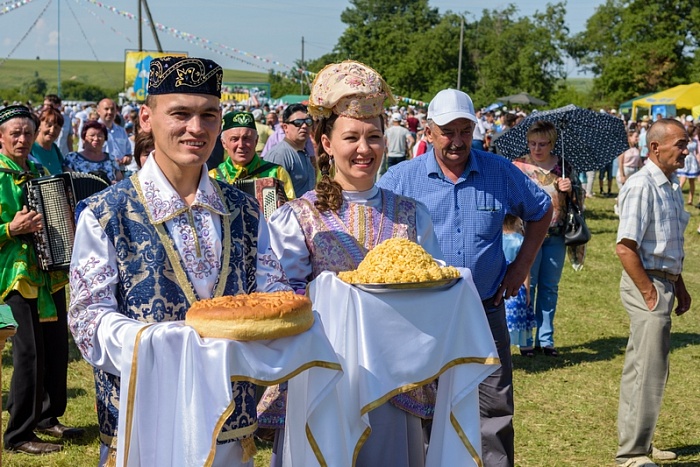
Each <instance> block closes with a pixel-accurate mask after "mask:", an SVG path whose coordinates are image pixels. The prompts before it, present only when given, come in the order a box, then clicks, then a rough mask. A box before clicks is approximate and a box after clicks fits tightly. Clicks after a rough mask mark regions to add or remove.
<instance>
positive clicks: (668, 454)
mask: <svg viewBox="0 0 700 467" xmlns="http://www.w3.org/2000/svg"><path fill="white" fill-rule="evenodd" d="M651 457H653V458H654V459H656V460H657V461H672V460H674V459H676V458H678V455H677V454H676V453H675V452H673V451H662V450H661V449H656V448H654V447H652V448H651Z"/></svg>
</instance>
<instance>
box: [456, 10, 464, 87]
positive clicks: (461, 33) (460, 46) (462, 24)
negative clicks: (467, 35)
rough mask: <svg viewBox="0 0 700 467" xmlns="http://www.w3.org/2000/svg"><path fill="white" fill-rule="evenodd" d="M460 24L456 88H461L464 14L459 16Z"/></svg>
mask: <svg viewBox="0 0 700 467" xmlns="http://www.w3.org/2000/svg"><path fill="white" fill-rule="evenodd" d="M461 18H462V21H461V26H460V28H459V62H458V65H457V90H458V91H461V90H462V47H463V46H464V16H461Z"/></svg>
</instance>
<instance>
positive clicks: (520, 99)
mask: <svg viewBox="0 0 700 467" xmlns="http://www.w3.org/2000/svg"><path fill="white" fill-rule="evenodd" d="M497 100H498V101H500V102H506V103H508V104H521V105H547V103H546V102H545V101H543V100H542V99H538V98H536V97H534V96H531V95H530V94H528V93H526V92H521V93H518V94H513V95H512V96H504V97H499V98H498V99H497Z"/></svg>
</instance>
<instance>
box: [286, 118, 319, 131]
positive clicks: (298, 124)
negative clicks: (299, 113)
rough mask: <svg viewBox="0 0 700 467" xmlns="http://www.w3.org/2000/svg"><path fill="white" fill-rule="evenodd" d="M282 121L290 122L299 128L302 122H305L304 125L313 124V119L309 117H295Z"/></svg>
mask: <svg viewBox="0 0 700 467" xmlns="http://www.w3.org/2000/svg"><path fill="white" fill-rule="evenodd" d="M284 123H291V124H292V125H294V126H295V127H297V128H301V127H302V125H303V124H304V123H306V126H312V125H313V124H314V119H313V118H311V117H306V118H297V119H296V120H290V121H288V122H284Z"/></svg>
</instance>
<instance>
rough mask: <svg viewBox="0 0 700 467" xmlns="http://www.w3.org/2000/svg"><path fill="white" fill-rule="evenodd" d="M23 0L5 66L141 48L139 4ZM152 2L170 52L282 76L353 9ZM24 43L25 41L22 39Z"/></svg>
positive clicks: (582, 15) (235, 1)
mask: <svg viewBox="0 0 700 467" xmlns="http://www.w3.org/2000/svg"><path fill="white" fill-rule="evenodd" d="M19 1H24V2H29V3H26V4H25V5H23V6H21V7H18V8H15V9H12V10H11V11H8V12H6V13H4V14H2V7H6V6H7V3H8V2H6V1H0V60H4V59H6V58H8V56H9V58H16V59H34V58H36V57H40V58H42V59H54V60H55V59H56V58H57V57H58V53H59V43H60V56H61V59H63V60H94V61H121V60H123V58H124V53H125V51H126V50H136V49H137V48H138V32H137V31H138V28H137V21H136V20H135V19H129V18H128V17H125V16H124V14H125V13H130V14H132V15H136V14H137V8H138V6H137V5H138V1H137V0H100V3H101V4H102V5H103V6H98V5H97V0H91V1H90V0H19ZM148 3H149V6H150V9H151V13H152V14H153V19H154V21H155V22H156V23H160V24H161V25H163V26H164V27H165V28H166V31H159V38H160V41H161V44H162V46H163V49H164V50H171V51H183V52H188V53H189V54H190V55H193V56H201V57H207V58H211V59H213V60H216V61H217V62H219V63H220V64H221V65H222V66H224V68H230V69H242V70H251V71H265V70H267V69H269V68H271V67H272V68H275V69H277V70H284V69H285V67H284V66H283V65H287V66H291V65H293V64H294V61H295V60H297V59H299V58H301V49H302V48H301V40H302V36H303V37H304V43H305V45H304V56H305V58H307V59H308V58H316V57H318V56H320V55H323V54H324V53H327V52H330V51H331V50H332V49H333V46H334V45H335V43H336V41H337V39H338V37H339V36H340V35H341V34H342V32H343V29H344V27H345V25H344V24H343V23H342V22H341V21H340V13H341V12H342V11H343V10H344V9H345V8H347V7H348V6H349V5H350V3H349V2H348V1H345V0H310V1H304V0H299V1H276V0H267V1H250V0H248V1H245V2H244V1H240V0H228V1H227V0H195V1H189V2H186V1H174V0H149V2H148ZM509 3H515V4H517V6H518V11H519V16H528V15H531V14H533V13H534V12H535V11H538V10H539V11H543V10H544V9H545V8H546V4H547V2H546V1H544V0H526V1H512V2H499V1H494V2H490V3H488V8H489V9H494V8H502V7H504V6H506V5H508V4H509ZM602 3H603V1H602V0H592V1H573V0H572V1H570V2H569V3H568V6H567V16H566V19H567V24H568V26H569V28H570V30H571V31H572V32H578V31H581V30H583V29H584V28H585V22H586V20H587V19H588V18H589V17H590V16H591V15H592V14H593V13H594V11H595V8H596V7H597V6H598V5H601V4H602ZM430 5H431V6H433V7H437V8H439V10H440V12H441V13H444V12H445V11H447V10H451V11H454V12H460V13H464V14H465V15H466V17H467V18H468V19H470V20H474V19H477V18H479V17H480V16H481V11H482V10H483V8H484V2H483V1H481V0H478V1H474V0H462V1H447V0H431V1H430ZM113 10H116V11H117V12H119V13H122V14H118V13H115V12H114V11H113ZM42 11H43V14H41V13H42ZM59 11H60V16H59ZM40 15H41V16H40ZM144 17H145V12H144ZM33 24H34V26H33V27H32V25H33ZM59 28H60V34H59ZM30 30H31V31H30ZM28 31H30V32H28ZM167 31H170V33H168V32H167ZM185 33H188V34H191V35H193V36H195V37H193V38H192V40H193V41H194V42H195V43H194V44H193V43H190V42H188V41H186V40H183V39H182V37H184V35H185ZM25 35H26V37H25ZM22 37H25V38H24V40H20V39H21V38H22ZM59 38H60V41H59ZM203 40H206V41H210V44H209V46H210V47H211V48H213V49H215V50H219V51H220V52H222V53H216V52H213V51H211V50H208V49H205V48H202V47H201V46H199V45H197V44H201V42H202V41H203ZM18 44H19V45H18ZM143 44H144V48H145V49H150V50H155V42H154V41H153V38H152V34H151V32H150V30H149V29H148V27H146V26H144V29H143ZM222 45H223V46H225V47H222ZM232 49H237V51H234V50H232ZM241 52H245V53H247V54H252V55H255V56H258V57H260V58H262V60H260V59H256V58H253V57H250V56H245V55H244V54H243V53H241ZM265 60H269V62H267V61H265ZM278 64H282V65H278ZM567 67H568V72H569V74H570V75H571V76H575V75H577V71H576V70H575V68H574V66H573V64H568V65H567Z"/></svg>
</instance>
